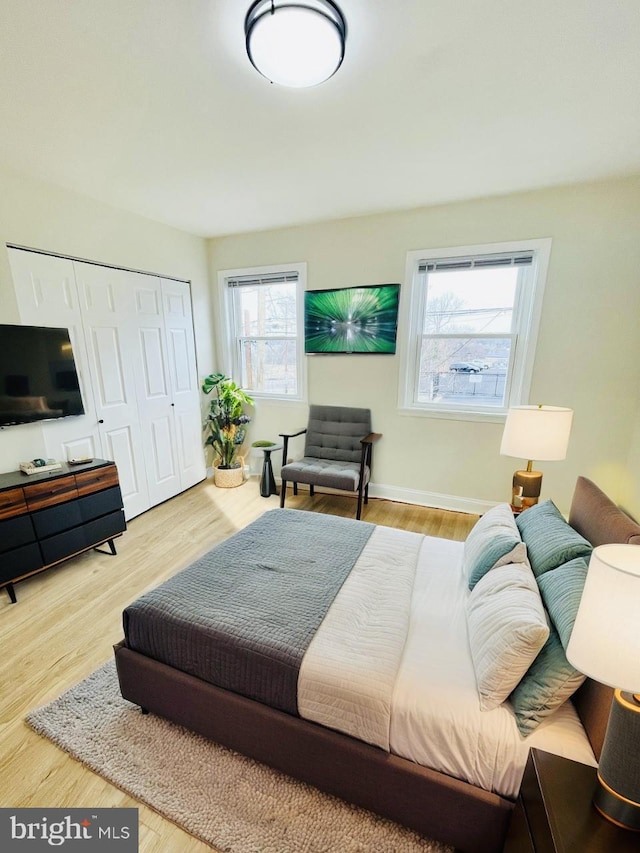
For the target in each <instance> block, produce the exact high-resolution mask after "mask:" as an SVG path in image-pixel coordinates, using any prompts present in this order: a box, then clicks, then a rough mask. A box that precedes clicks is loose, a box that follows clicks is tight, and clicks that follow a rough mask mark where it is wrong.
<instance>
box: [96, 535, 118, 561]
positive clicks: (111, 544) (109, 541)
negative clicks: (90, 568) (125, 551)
mask: <svg viewBox="0 0 640 853" xmlns="http://www.w3.org/2000/svg"><path fill="white" fill-rule="evenodd" d="M106 544H107V545H108V546H109V551H110V552H111V556H112V557H116V556H117V554H116V546H115V545H114V543H113V539H109V540H108V541H107V542H106ZM93 550H94V551H97V552H98V554H107V556H109V554H108V553H107V551H101V550H100V548H94V549H93Z"/></svg>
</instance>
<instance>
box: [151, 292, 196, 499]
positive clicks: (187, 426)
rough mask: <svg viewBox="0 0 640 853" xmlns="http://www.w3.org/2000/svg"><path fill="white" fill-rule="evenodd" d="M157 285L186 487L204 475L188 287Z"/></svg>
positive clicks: (181, 469)
mask: <svg viewBox="0 0 640 853" xmlns="http://www.w3.org/2000/svg"><path fill="white" fill-rule="evenodd" d="M161 287H162V301H163V307H164V312H163V313H164V324H165V329H166V334H167V348H168V350H169V377H170V380H171V390H172V403H173V411H174V419H175V425H176V439H177V445H178V466H179V472H180V484H181V486H182V488H183V489H188V488H189V487H190V486H193V485H195V484H196V483H199V482H200V481H201V480H203V479H204V478H205V476H206V468H205V461H204V451H203V435H202V412H201V409H200V386H199V382H198V373H197V367H196V353H195V345H194V336H193V319H192V310H191V289H190V287H189V285H188V284H187V283H186V282H182V281H171V280H168V279H162V280H161Z"/></svg>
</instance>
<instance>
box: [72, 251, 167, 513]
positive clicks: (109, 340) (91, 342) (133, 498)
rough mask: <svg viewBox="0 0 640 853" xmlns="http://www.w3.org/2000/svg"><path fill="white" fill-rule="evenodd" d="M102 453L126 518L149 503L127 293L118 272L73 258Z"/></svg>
mask: <svg viewBox="0 0 640 853" xmlns="http://www.w3.org/2000/svg"><path fill="white" fill-rule="evenodd" d="M74 268H75V274H76V283H77V285H78V294H79V301H80V311H81V313H82V321H83V327H84V334H85V341H86V346H87V352H88V356H89V371H90V374H91V385H92V388H93V395H94V400H95V411H96V419H97V424H98V431H99V434H100V443H101V447H102V456H103V457H104V458H105V459H113V461H114V462H115V463H116V465H117V466H118V474H119V477H120V487H121V490H122V498H123V502H124V506H125V513H126V516H127V518H133V517H134V516H135V515H139V514H140V513H141V512H144V511H145V510H146V509H149V507H150V506H152V501H151V499H150V493H149V488H148V483H147V474H146V465H145V452H144V444H145V441H144V437H143V427H142V426H141V419H140V416H139V408H138V400H137V390H136V382H135V378H134V372H135V371H134V365H133V358H132V356H135V328H134V323H133V321H132V314H133V297H132V294H131V292H130V289H129V286H128V281H127V275H128V273H125V272H123V271H122V270H117V269H112V268H111V267H103V266H98V265H95V264H86V263H80V262H74Z"/></svg>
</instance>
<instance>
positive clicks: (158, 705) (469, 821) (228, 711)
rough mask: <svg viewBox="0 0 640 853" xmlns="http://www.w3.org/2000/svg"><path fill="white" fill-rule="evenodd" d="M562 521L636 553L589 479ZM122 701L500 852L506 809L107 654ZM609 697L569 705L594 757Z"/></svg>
mask: <svg viewBox="0 0 640 853" xmlns="http://www.w3.org/2000/svg"><path fill="white" fill-rule="evenodd" d="M569 521H570V523H571V524H572V526H573V527H575V528H576V529H577V530H578V531H579V532H580V533H581V534H582V535H583V536H585V538H587V539H588V540H589V541H590V542H591V543H592V544H593V545H594V546H595V545H602V544H606V543H609V542H636V543H637V544H640V526H638V525H637V524H635V522H633V521H632V520H631V519H630V518H629V517H628V516H626V515H625V514H624V513H623V512H622V511H621V510H619V509H618V508H617V507H616V506H615V504H613V503H612V502H611V501H610V500H609V498H607V497H606V495H605V494H604V493H603V492H601V491H600V489H598V487H597V486H595V485H594V484H593V483H592V482H591V481H590V480H587V479H586V478H584V477H580V478H579V479H578V482H577V484H576V490H575V493H574V497H573V502H572V506H571V512H570V515H569ZM115 657H116V665H117V670H118V677H119V680H120V689H121V691H122V695H123V697H124V698H125V699H128V700H129V701H130V702H133V703H135V704H137V705H140V706H141V707H142V708H144V709H145V710H146V711H152V712H153V713H155V714H159V715H160V716H162V717H166V718H167V719H169V720H172V721H174V722H176V723H178V724H180V725H183V726H186V727H187V728H189V729H191V730H193V731H195V732H198V733H199V734H202V735H204V736H205V737H207V738H210V739H212V740H214V741H216V742H217V743H220V744H223V745H224V746H227V747H229V748H231V749H234V750H236V751H238V752H240V753H242V754H243V755H247V756H250V757H251V758H254V759H256V760H258V761H261V762H263V763H265V764H267V765H269V766H271V767H273V768H275V769H277V770H280V771H282V772H284V773H287V774H288V775H290V776H293V777H295V778H296V779H300V780H302V781H304V782H308V783H309V784H311V785H315V786H316V787H317V788H319V789H320V790H322V791H325V792H327V793H329V794H334V795H336V796H338V797H341V798H342V799H344V800H347V801H348V802H351V803H354V804H355V805H358V806H362V807H363V808H366V809H369V810H371V811H373V812H376V813H378V814H380V815H383V816H384V817H387V818H390V819H392V820H395V821H397V822H398V823H401V824H403V825H405V826H407V827H410V828H411V829H414V830H416V831H417V832H419V833H421V834H423V835H425V836H427V837H429V838H433V839H435V840H438V841H442V842H444V843H446V844H451V845H453V846H454V847H456V848H457V849H458V850H460V851H465V853H498V851H501V850H502V847H503V844H504V838H505V835H506V833H507V829H508V826H509V820H510V817H511V812H512V809H513V802H512V801H511V800H509V799H506V798H504V797H500V796H498V795H497V794H493V793H490V792H488V791H485V790H483V789H481V788H478V787H476V786H474V785H470V784H468V783H466V782H461V781H460V780H458V779H454V778H452V777H450V776H447V775H445V774H443V773H439V772H437V771H435V770H430V769H428V768H426V767H422V766H420V765H419V764H416V763H414V762H411V761H408V760H406V759H404V758H399V757H398V756H395V755H391V754H389V753H387V752H384V751H383V750H381V749H378V748H377V747H373V746H370V745H369V744H366V743H363V742H362V741H359V740H356V739H354V738H351V737H349V736H348V735H343V734H340V733H339V732H335V731H332V730H330V729H326V728H324V727H323V726H320V725H318V724H316V723H312V722H308V721H306V720H303V719H301V718H299V717H294V716H292V715H290V714H286V713H284V712H282V711H277V710H274V709H272V708H269V707H267V706H266V705H262V704H260V703H259V702H255V701H253V700H251V699H246V698H244V697H243V696H239V695H237V694H235V693H231V692H229V691H226V690H223V689H220V688H218V687H215V686H214V685H212V684H209V683H207V682H205V681H202V680H200V679H198V678H195V677H194V676H191V675H188V674H186V673H184V672H181V671H179V670H176V669H174V668H172V667H170V666H167V665H165V664H163V663H159V662H158V661H156V660H153V659H152V658H148V657H146V656H145V655H142V654H140V653H138V652H135V651H133V650H131V649H129V648H127V647H126V645H125V643H124V641H123V642H121V643H119V644H118V645H117V646H116V647H115ZM611 697H612V690H611V689H610V688H608V687H604V686H602V685H601V684H598V683H596V682H593V681H591V680H587V681H586V682H585V684H584V685H583V686H582V687H581V688H580V690H579V691H578V693H576V695H575V697H574V704H575V706H576V708H577V711H578V713H579V715H580V718H581V720H582V722H583V725H584V727H585V730H586V732H587V735H588V737H589V740H590V741H591V744H592V746H593V749H594V752H595V754H596V757H599V755H600V751H601V748H602V741H603V739H604V733H605V730H606V725H607V720H608V715H609V707H610V705H611Z"/></svg>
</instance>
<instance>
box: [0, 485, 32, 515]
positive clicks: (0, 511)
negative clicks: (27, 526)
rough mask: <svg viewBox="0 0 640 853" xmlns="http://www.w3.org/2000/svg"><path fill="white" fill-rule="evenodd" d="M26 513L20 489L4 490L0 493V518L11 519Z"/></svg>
mask: <svg viewBox="0 0 640 853" xmlns="http://www.w3.org/2000/svg"><path fill="white" fill-rule="evenodd" d="M25 512H27V504H26V501H25V499H24V493H23V491H22V489H6V491H4V492H0V518H12V517H13V516H14V515H22V514H23V513H25Z"/></svg>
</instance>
